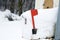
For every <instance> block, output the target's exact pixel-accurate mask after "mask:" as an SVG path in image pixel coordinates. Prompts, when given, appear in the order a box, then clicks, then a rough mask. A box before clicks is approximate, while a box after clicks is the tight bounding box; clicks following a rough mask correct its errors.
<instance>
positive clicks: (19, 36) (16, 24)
mask: <svg viewBox="0 0 60 40" xmlns="http://www.w3.org/2000/svg"><path fill="white" fill-rule="evenodd" d="M37 12H38V14H37V15H35V16H34V22H35V28H36V29H37V33H36V34H32V29H33V25H32V16H31V10H28V11H26V12H24V13H23V14H22V15H21V16H20V17H19V16H17V15H15V14H11V12H10V11H9V10H6V11H5V12H1V11H0V40H30V39H37V40H52V38H53V37H54V29H55V27H54V25H55V24H56V21H57V14H58V7H54V8H50V9H37ZM9 20H11V21H9Z"/></svg>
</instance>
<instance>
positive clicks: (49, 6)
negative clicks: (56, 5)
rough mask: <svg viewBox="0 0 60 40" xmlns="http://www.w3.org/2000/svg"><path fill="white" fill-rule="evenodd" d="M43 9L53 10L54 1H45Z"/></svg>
mask: <svg viewBox="0 0 60 40" xmlns="http://www.w3.org/2000/svg"><path fill="white" fill-rule="evenodd" d="M43 8H44V9H47V8H53V0H44V4H43Z"/></svg>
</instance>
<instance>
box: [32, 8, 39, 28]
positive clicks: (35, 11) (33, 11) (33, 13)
mask: <svg viewBox="0 0 60 40" xmlns="http://www.w3.org/2000/svg"><path fill="white" fill-rule="evenodd" d="M36 15H38V11H37V9H32V10H31V16H32V25H33V29H35V23H34V16H36Z"/></svg>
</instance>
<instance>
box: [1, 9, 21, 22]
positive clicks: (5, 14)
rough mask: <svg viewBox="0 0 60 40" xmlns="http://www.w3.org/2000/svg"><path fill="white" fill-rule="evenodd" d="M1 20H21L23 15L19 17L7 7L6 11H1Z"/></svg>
mask: <svg viewBox="0 0 60 40" xmlns="http://www.w3.org/2000/svg"><path fill="white" fill-rule="evenodd" d="M0 19H1V20H0V21H9V20H10V21H15V20H16V21H17V20H21V17H19V16H18V15H16V14H13V13H11V12H10V10H8V9H6V10H5V11H0Z"/></svg>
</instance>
